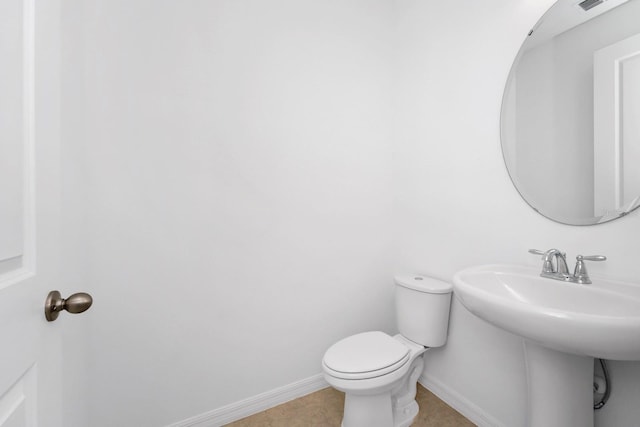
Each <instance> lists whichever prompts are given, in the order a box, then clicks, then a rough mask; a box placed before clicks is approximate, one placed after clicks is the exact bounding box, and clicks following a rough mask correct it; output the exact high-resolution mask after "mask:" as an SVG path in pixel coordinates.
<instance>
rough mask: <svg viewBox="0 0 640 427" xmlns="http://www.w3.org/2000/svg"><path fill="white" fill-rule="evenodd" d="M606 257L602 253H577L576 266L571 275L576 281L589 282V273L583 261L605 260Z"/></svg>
mask: <svg viewBox="0 0 640 427" xmlns="http://www.w3.org/2000/svg"><path fill="white" fill-rule="evenodd" d="M606 260H607V257H606V256H604V255H586V256H585V255H578V256H577V257H576V268H575V270H574V271H573V277H574V280H575V282H576V283H583V284H587V285H588V284H590V283H591V279H589V274H588V273H587V267H586V266H585V265H584V261H606Z"/></svg>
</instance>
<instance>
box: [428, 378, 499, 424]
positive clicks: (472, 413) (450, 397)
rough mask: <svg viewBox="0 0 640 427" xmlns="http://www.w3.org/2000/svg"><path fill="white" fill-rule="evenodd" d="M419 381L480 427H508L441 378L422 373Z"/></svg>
mask: <svg viewBox="0 0 640 427" xmlns="http://www.w3.org/2000/svg"><path fill="white" fill-rule="evenodd" d="M418 382H419V383H420V384H422V386H424V388H426V389H428V390H429V391H431V392H432V393H433V394H435V395H436V396H438V398H440V400H442V401H444V402H445V403H446V404H447V405H449V406H451V407H452V408H453V409H455V410H456V411H458V412H460V413H461V414H462V415H464V416H465V418H467V419H468V420H469V421H471V422H472V423H474V424H475V425H477V426H478V427H507V426H506V425H504V424H503V423H501V422H500V421H498V420H496V419H495V418H493V417H492V416H491V415H489V414H487V413H486V412H485V411H483V410H482V409H481V408H480V407H479V406H477V405H476V404H474V403H473V402H470V401H469V400H468V399H467V398H466V397H464V396H462V395H461V394H460V393H458V392H457V391H455V390H453V389H451V388H450V387H448V386H447V385H445V384H444V383H442V382H440V381H439V380H437V379H435V378H433V377H431V376H429V375H425V374H422V376H421V377H420V379H419V380H418Z"/></svg>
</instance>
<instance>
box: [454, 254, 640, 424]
mask: <svg viewBox="0 0 640 427" xmlns="http://www.w3.org/2000/svg"><path fill="white" fill-rule="evenodd" d="M539 274H540V269H538V268H533V267H520V266H514V265H484V266H479V267H472V268H468V269H466V270H462V271H460V272H458V273H456V275H455V276H454V277H453V283H454V293H455V295H456V297H457V298H458V300H459V301H460V302H461V303H462V305H464V306H465V307H466V308H467V309H468V310H469V311H470V312H472V313H473V314H475V315H476V316H477V317H479V318H481V319H483V320H485V321H487V322H489V323H491V324H492V325H494V326H497V327H498V328H501V329H503V330H506V331H508V332H511V333H513V334H516V335H519V336H521V337H522V338H523V350H524V356H525V361H526V376H527V392H528V402H527V414H526V425H527V426H530V427H566V426H580V427H593V425H594V423H593V394H592V393H593V362H594V361H593V358H594V357H598V358H601V359H614V360H640V340H639V339H638V337H640V285H634V284H630V283H624V282H618V281H612V280H606V279H601V278H598V277H592V278H591V279H592V281H593V283H592V284H590V285H581V284H576V283H570V282H563V281H559V280H553V279H549V278H543V277H540V276H539Z"/></svg>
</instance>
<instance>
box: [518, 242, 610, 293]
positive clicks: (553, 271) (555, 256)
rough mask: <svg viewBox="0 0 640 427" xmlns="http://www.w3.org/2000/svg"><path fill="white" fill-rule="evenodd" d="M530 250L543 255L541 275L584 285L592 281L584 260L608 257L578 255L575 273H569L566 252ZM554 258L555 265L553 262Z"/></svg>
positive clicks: (602, 259) (599, 259) (597, 259)
mask: <svg viewBox="0 0 640 427" xmlns="http://www.w3.org/2000/svg"><path fill="white" fill-rule="evenodd" d="M529 252H530V253H532V254H535V255H542V261H543V264H542V272H541V273H540V276H541V277H547V278H549V279H554V280H562V281H563V282H571V283H579V284H584V285H588V284H590V283H591V279H590V278H589V274H588V273H587V267H586V266H585V265H584V261H605V260H606V259H607V257H606V256H604V255H588V256H584V255H578V256H577V257H576V267H575V269H574V270H573V274H569V268H568V266H567V255H566V253H564V252H561V251H560V250H558V249H549V250H548V251H540V250H537V249H529ZM554 260H555V267H554V264H553V261H554Z"/></svg>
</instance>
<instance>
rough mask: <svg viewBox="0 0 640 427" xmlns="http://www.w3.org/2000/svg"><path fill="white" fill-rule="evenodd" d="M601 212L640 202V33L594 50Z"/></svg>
mask: <svg viewBox="0 0 640 427" xmlns="http://www.w3.org/2000/svg"><path fill="white" fill-rule="evenodd" d="M593 66H594V70H593V71H594V76H593V78H594V185H595V187H594V189H595V192H594V196H595V198H594V208H595V215H610V214H611V213H612V212H616V211H617V213H618V214H619V213H627V212H629V211H631V210H633V209H635V208H636V207H637V206H638V205H640V168H638V164H639V163H640V122H639V121H638V119H637V118H638V117H639V116H640V35H635V36H633V37H629V38H627V39H624V40H622V41H619V42H617V43H614V44H612V45H610V46H607V47H605V48H603V49H600V50H598V51H596V52H595V53H594V62H593Z"/></svg>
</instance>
